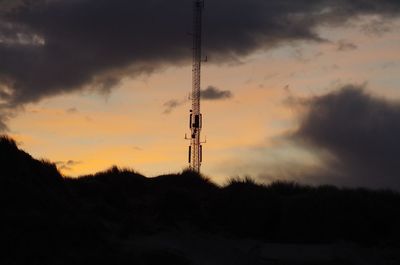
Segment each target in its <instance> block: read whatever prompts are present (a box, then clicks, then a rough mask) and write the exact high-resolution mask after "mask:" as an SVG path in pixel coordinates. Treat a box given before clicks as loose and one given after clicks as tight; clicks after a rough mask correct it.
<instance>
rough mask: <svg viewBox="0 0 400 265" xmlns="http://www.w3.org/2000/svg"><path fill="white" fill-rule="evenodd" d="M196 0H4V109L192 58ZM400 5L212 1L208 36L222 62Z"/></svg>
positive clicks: (391, 13) (388, 14)
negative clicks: (192, 29) (193, 3)
mask: <svg viewBox="0 0 400 265" xmlns="http://www.w3.org/2000/svg"><path fill="white" fill-rule="evenodd" d="M191 2H192V1H188V0H169V1H167V0H149V1H128V0H114V1H108V0H35V1H34V0H25V1H2V2H0V58H1V60H0V103H1V105H0V108H1V110H6V109H7V110H12V109H15V108H16V107H19V106H23V105H24V104H26V103H30V102H36V101H39V100H41V99H43V98H45V97H49V96H53V95H59V94H62V93H69V92H73V91H76V90H79V89H82V88H83V87H86V86H95V87H98V89H99V90H100V91H103V92H104V91H106V92H108V91H110V89H112V87H113V86H114V85H115V84H118V80H119V79H120V78H121V77H122V76H126V75H129V76H135V75H138V74H142V73H151V72H153V71H157V70H158V69H159V68H160V67H164V66H166V65H182V64H186V63H188V62H189V60H190V58H191V39H190V36H188V35H187V34H186V33H187V32H189V31H190V30H191V4H192V3H191ZM399 10H400V2H399V1H397V0H382V1H375V0H342V1H336V0H335V1H334V0H323V1H314V0H307V1H306V0H284V1H282V0H273V1H265V0H246V1H243V0H229V1H228V0H213V1H207V2H206V12H205V25H204V28H205V38H204V46H205V49H206V51H207V54H208V55H209V56H210V58H212V61H213V62H214V63H221V62H224V61H230V60H234V59H235V58H237V57H240V56H245V55H247V54H250V53H251V52H253V51H255V50H257V49H263V48H271V47H275V46H278V45H280V44H285V43H290V42H294V41H324V40H323V39H321V37H320V36H319V35H318V34H317V32H316V28H317V27H318V26H329V25H335V26H337V25H342V24H344V23H346V22H348V21H350V20H352V19H356V18H358V17H360V16H363V15H377V16H379V17H383V18H385V19H386V20H390V18H392V17H395V16H398V14H399ZM377 28H379V27H377ZM2 112H3V113H4V111H2ZM4 115H5V114H3V116H4ZM0 117H2V116H0ZM5 118H6V117H5ZM5 118H3V119H2V120H1V123H3V124H4V121H5ZM3 127H4V126H3Z"/></svg>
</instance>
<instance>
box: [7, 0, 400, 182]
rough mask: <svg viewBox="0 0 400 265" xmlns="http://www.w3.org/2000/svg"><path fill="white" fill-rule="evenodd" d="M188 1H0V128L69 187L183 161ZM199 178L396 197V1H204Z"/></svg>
mask: <svg viewBox="0 0 400 265" xmlns="http://www.w3.org/2000/svg"><path fill="white" fill-rule="evenodd" d="M191 6H192V1H191V0H169V1H167V0H147V1H132V0H130V1H128V0H113V1H111V0H25V1H18V0H0V129H1V131H2V133H6V134H9V135H11V136H12V137H13V138H15V139H16V140H17V141H18V143H19V145H20V147H21V148H23V149H24V150H26V151H27V152H29V153H30V154H32V155H33V156H34V157H36V158H45V159H49V160H51V161H53V162H55V163H57V165H58V167H59V168H60V170H61V171H62V172H63V173H64V174H65V175H69V176H79V175H82V174H88V173H93V172H95V171H99V170H103V169H106V168H108V167H110V166H111V165H118V166H121V167H130V168H134V169H135V170H137V171H139V172H141V173H143V174H146V175H147V176H155V175H157V174H162V173H170V172H176V171H180V170H181V169H183V168H184V167H186V166H187V161H186V160H187V146H188V144H189V143H188V142H187V141H185V140H184V135H185V133H188V132H189V128H188V116H189V108H190V104H189V101H188V95H189V93H190V91H191V61H190V60H191V42H192V41H191V36H190V34H188V33H190V31H191V16H192V7H191ZM205 7H206V9H205V14H204V53H205V55H207V56H208V62H207V63H206V64H204V66H203V72H202V89H203V91H202V97H203V102H202V113H203V117H204V118H203V121H204V123H203V136H206V137H207V144H206V145H205V146H204V159H203V160H204V163H203V166H202V171H203V173H204V174H206V175H208V176H210V177H211V178H212V179H214V180H215V181H217V182H219V183H223V182H224V181H226V179H227V178H228V177H232V176H245V175H250V176H252V177H254V178H257V179H258V180H259V181H263V182H270V181H273V180H277V179H285V180H295V181H299V182H302V183H309V184H321V183H330V184H336V185H346V186H366V187H376V188H396V189H400V167H399V166H398V165H397V164H398V163H397V160H398V158H400V137H399V135H400V91H399V84H400V74H399V73H400V72H399V70H400V52H399V51H400V30H399V28H400V27H399V26H400V16H399V15H400V2H399V1H397V0H382V1H374V0H335V1H333V0H318V1H317V0H315V1H314V0H307V1H306V0H279V1H278V0H270V1H265V0H229V1H228V0H213V1H206V3H205Z"/></svg>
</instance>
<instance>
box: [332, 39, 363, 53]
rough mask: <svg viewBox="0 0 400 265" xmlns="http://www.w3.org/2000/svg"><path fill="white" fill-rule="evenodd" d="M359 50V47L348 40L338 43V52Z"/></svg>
mask: <svg viewBox="0 0 400 265" xmlns="http://www.w3.org/2000/svg"><path fill="white" fill-rule="evenodd" d="M357 48H358V46H357V45H355V44H354V43H352V42H349V41H346V40H340V41H338V42H337V47H336V50H337V51H339V52H344V51H352V50H356V49H357Z"/></svg>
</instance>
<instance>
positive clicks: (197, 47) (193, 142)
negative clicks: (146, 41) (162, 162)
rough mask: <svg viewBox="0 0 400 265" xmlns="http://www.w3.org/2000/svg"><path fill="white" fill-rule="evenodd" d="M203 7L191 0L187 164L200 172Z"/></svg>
mask: <svg viewBox="0 0 400 265" xmlns="http://www.w3.org/2000/svg"><path fill="white" fill-rule="evenodd" d="M203 9H204V1H203V0H194V2H193V65H192V94H191V99H192V109H191V110H190V125H189V126H190V130H191V136H190V146H189V164H190V169H191V170H193V171H195V172H200V166H201V162H202V145H201V144H202V142H201V140H200V132H201V128H202V115H201V112H200V81H201V78H200V75H201V62H202V54H201V35H202V13H203Z"/></svg>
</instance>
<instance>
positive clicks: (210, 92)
mask: <svg viewBox="0 0 400 265" xmlns="http://www.w3.org/2000/svg"><path fill="white" fill-rule="evenodd" d="M200 96H201V98H202V99H204V100H220V99H229V98H231V97H232V96H233V95H232V92H231V91H229V90H220V89H218V88H216V87H214V86H208V87H207V88H206V89H204V90H201V91H200Z"/></svg>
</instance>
